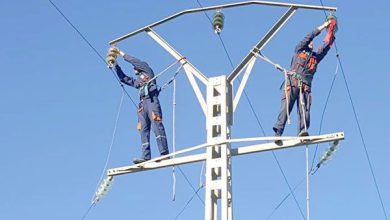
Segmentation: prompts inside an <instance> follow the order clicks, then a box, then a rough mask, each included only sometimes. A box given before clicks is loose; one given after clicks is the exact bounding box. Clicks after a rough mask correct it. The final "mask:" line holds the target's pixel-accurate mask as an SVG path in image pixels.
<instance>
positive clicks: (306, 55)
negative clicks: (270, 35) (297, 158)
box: [273, 19, 336, 145]
mask: <svg viewBox="0 0 390 220" xmlns="http://www.w3.org/2000/svg"><path fill="white" fill-rule="evenodd" d="M335 25H336V21H335V19H328V20H327V21H326V22H325V23H324V24H322V25H321V26H319V27H317V28H316V29H315V30H314V31H312V32H311V33H309V34H308V35H307V36H306V37H305V38H304V39H303V40H302V41H301V42H299V43H298V45H297V46H296V47H295V51H294V52H295V55H294V56H293V58H292V61H291V70H290V71H287V77H286V78H287V82H285V83H286V85H285V91H284V94H283V96H282V100H281V109H280V113H279V115H278V118H277V121H276V123H275V124H274V126H273V130H274V132H275V136H281V135H282V134H283V131H284V127H285V125H286V121H287V118H288V117H289V114H290V112H291V110H292V109H293V106H294V103H295V102H297V108H298V109H297V111H298V117H299V118H298V119H299V125H298V136H300V137H302V136H308V135H309V133H308V128H309V126H310V106H311V102H312V97H311V84H312V80H313V76H314V73H315V72H316V70H317V65H318V63H319V62H321V60H322V59H323V58H324V57H325V55H326V54H327V53H328V51H329V49H330V48H331V46H332V43H333V41H334V38H335V37H334V32H335ZM325 28H328V34H327V36H326V37H325V40H324V45H323V46H322V47H320V48H318V51H317V52H315V51H313V39H314V38H315V37H316V36H318V35H319V34H320V33H321V31H322V30H323V29H325ZM287 108H288V112H287ZM275 143H276V144H278V145H281V144H283V143H282V141H281V140H277V141H275Z"/></svg>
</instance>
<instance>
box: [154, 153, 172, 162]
mask: <svg viewBox="0 0 390 220" xmlns="http://www.w3.org/2000/svg"><path fill="white" fill-rule="evenodd" d="M168 154H169V152H165V153H162V154H161V155H160V156H161V157H162V156H165V155H168ZM169 159H171V157H164V158H161V159H157V160H156V162H157V163H158V162H160V161H162V160H169Z"/></svg>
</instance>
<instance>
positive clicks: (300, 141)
mask: <svg viewBox="0 0 390 220" xmlns="http://www.w3.org/2000/svg"><path fill="white" fill-rule="evenodd" d="M266 139H267V140H276V139H278V138H275V137H272V138H266ZM280 139H284V141H283V145H281V146H279V145H276V144H275V143H273V142H269V143H263V144H256V145H250V146H244V147H239V148H235V149H231V153H232V156H240V155H245V154H250V153H256V152H262V151H270V150H280V149H285V148H292V147H299V146H304V145H311V144H319V143H325V142H332V141H340V140H344V132H338V133H332V134H324V135H318V136H308V137H296V138H293V139H288V140H285V139H286V138H283V137H282V138H280ZM243 141H255V139H252V140H249V139H248V140H244V139H243ZM227 142H238V141H229V140H228V141H227ZM204 160H206V153H201V154H195V155H190V156H183V157H176V158H173V159H169V160H162V161H160V162H156V161H158V158H156V159H154V160H153V161H150V162H144V163H142V164H136V165H132V166H125V167H119V168H113V169H109V170H108V171H107V176H117V175H123V174H127V173H136V172H141V171H147V170H154V169H159V168H163V167H170V166H176V165H182V164H188V163H195V162H200V161H204Z"/></svg>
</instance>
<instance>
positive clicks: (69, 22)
mask: <svg viewBox="0 0 390 220" xmlns="http://www.w3.org/2000/svg"><path fill="white" fill-rule="evenodd" d="M48 1H49V2H50V4H51V5H52V6H53V7H54V8H55V9H56V10H57V12H58V13H60V15H61V16H62V17H63V18H64V19H65V20H66V22H67V23H68V24H69V25H70V26H71V27H72V28H73V29H74V30H75V31H76V32H77V34H78V35H79V36H80V37H81V38H82V39H83V40H84V42H85V43H86V44H87V45H88V46H89V47H90V48H91V49H92V50H93V51H94V53H95V54H96V55H97V56H98V57H99V58H100V60H101V61H102V62H103V63H104V65H105V66H106V65H107V63H106V61H105V60H104V58H103V56H102V55H100V53H99V52H98V51H97V50H96V48H95V47H94V46H93V45H92V44H91V43H90V42H89V40H88V39H87V38H86V37H85V36H84V35H83V34H82V33H81V31H80V30H79V29H78V28H77V27H76V26H75V25H74V24H73V23H72V22H71V21H70V20H69V19H68V18H67V16H66V15H65V14H64V13H63V12H62V11H61V9H60V8H59V7H57V5H56V4H54V2H52V1H51V0H48ZM110 70H111V72H112V74H113V75H114V77H115V78H116V80H117V81H118V82H119V85H120V86H121V88H122V89H123V91H124V92H125V93H126V94H127V96H128V97H129V99H130V101H131V102H132V103H133V105H134V107H135V108H138V107H137V105H136V104H135V102H134V100H133V99H132V98H131V96H130V95H129V93H128V92H127V91H126V89H125V88H124V87H123V84H122V83H121V81H120V80H119V78H118V77H117V75H116V74H115V72H114V70H112V69H110Z"/></svg>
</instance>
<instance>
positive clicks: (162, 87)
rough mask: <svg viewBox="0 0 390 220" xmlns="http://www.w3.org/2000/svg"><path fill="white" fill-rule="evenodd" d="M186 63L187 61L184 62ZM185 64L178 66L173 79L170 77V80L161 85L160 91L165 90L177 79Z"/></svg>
mask: <svg viewBox="0 0 390 220" xmlns="http://www.w3.org/2000/svg"><path fill="white" fill-rule="evenodd" d="M184 64H185V63H184ZM184 64H181V65H180V66H179V67H178V68H177V70H176V72H175V73H174V74H173V77H172V78H171V79H169V80H168V82H166V83H164V84H163V85H162V86H161V87H160V90H159V91H160V92H161V91H162V90H164V89H165V88H166V87H167V86H168V85H169V84H171V83H172V82H173V81H174V80H175V79H176V76H177V75H178V74H179V73H180V70H181V69H182V68H183V66H184Z"/></svg>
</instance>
